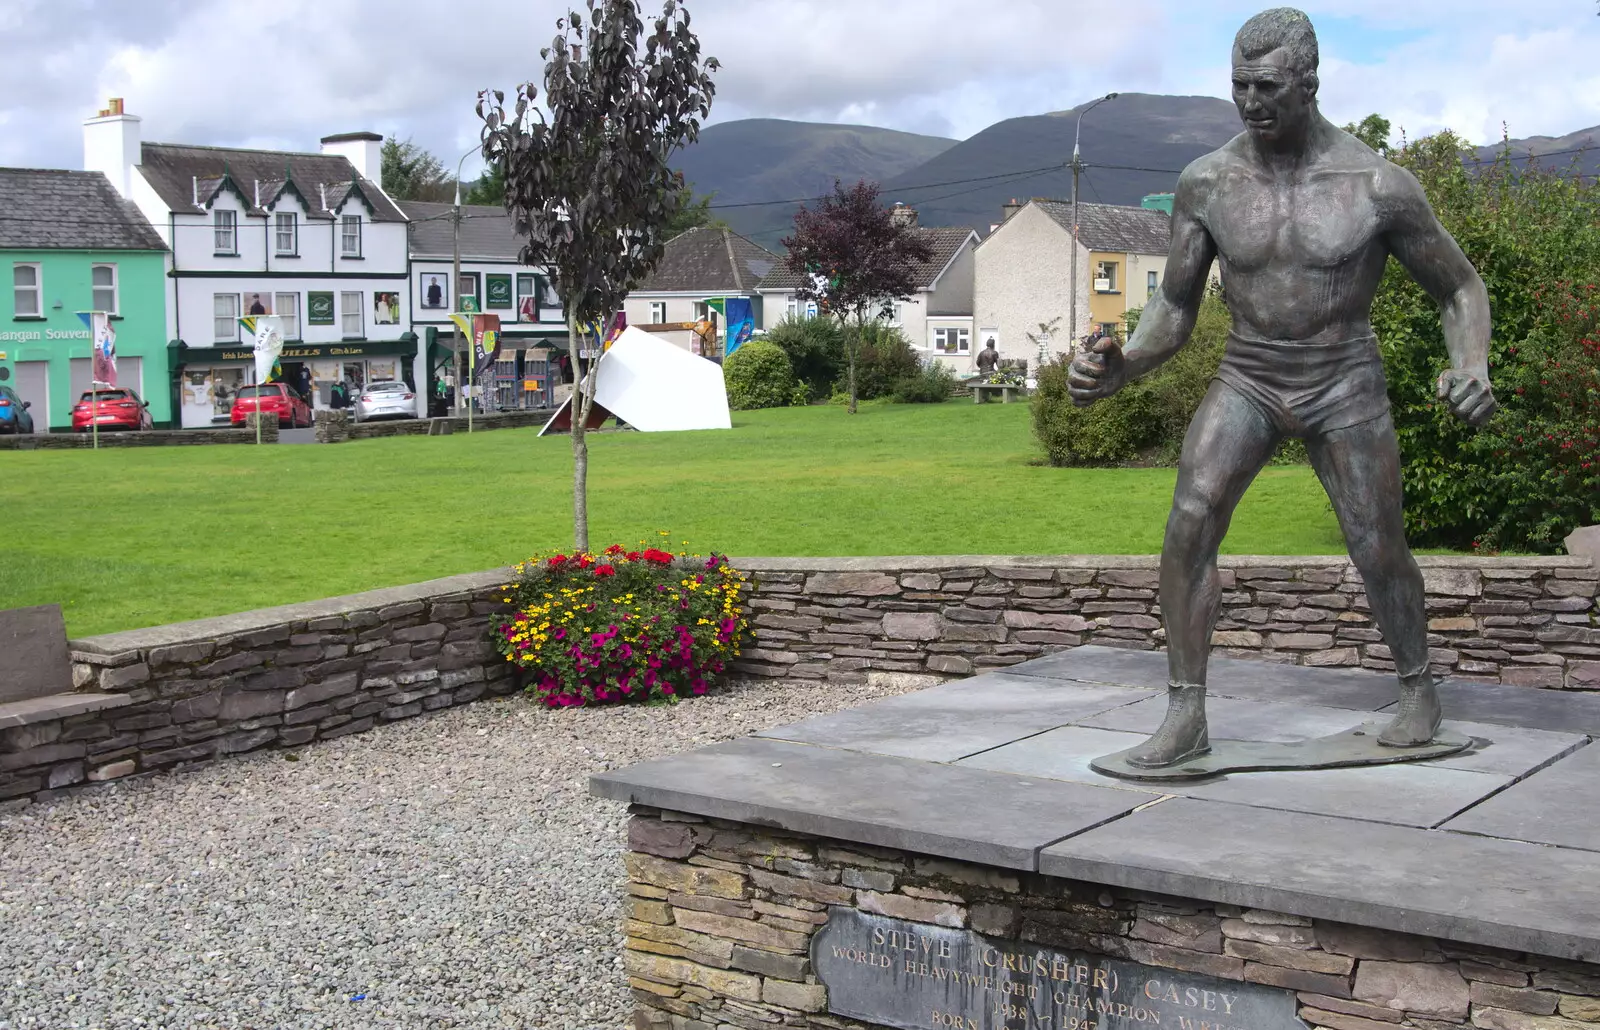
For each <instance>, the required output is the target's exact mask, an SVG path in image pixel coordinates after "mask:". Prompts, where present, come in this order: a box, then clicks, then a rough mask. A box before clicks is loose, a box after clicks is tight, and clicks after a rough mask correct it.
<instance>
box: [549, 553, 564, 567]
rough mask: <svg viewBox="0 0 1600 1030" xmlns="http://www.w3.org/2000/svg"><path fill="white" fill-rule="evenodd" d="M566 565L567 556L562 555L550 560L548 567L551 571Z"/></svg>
mask: <svg viewBox="0 0 1600 1030" xmlns="http://www.w3.org/2000/svg"><path fill="white" fill-rule="evenodd" d="M566 563H567V556H566V555H564V554H558V555H556V556H555V557H554V558H551V559H550V567H551V568H552V569H555V568H560V567H561V566H562V565H565V564H566Z"/></svg>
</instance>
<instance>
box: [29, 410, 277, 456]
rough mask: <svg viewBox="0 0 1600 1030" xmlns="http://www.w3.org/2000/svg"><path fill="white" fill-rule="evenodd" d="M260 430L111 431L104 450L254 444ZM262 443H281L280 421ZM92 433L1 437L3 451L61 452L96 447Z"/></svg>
mask: <svg viewBox="0 0 1600 1030" xmlns="http://www.w3.org/2000/svg"><path fill="white" fill-rule="evenodd" d="M255 442H256V431H255V429H253V428H250V429H152V430H147V431H145V432H128V431H126V430H108V431H106V432H104V433H101V434H100V446H101V447H174V446H187V445H195V444H254V443H255ZM261 442H262V443H277V442H278V420H277V419H276V418H272V419H268V420H266V421H265V422H263V423H262V426H261ZM94 444H95V441H94V436H93V434H90V433H36V434H34V435H32V436H0V451H57V450H73V449H81V448H87V447H93V446H94Z"/></svg>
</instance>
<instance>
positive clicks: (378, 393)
mask: <svg viewBox="0 0 1600 1030" xmlns="http://www.w3.org/2000/svg"><path fill="white" fill-rule="evenodd" d="M354 407H355V414H356V421H357V422H365V421H367V420H368V419H373V418H416V416H417V395H416V394H415V393H413V392H412V390H411V387H409V386H407V385H406V384H405V383H397V382H393V381H389V380H380V381H379V382H376V383H368V384H367V385H366V388H365V389H363V390H362V391H361V392H360V393H359V394H357V395H356V403H355V405H354Z"/></svg>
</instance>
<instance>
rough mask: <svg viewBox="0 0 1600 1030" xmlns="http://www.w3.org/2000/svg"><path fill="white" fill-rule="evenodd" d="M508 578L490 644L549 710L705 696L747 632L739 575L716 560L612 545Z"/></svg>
mask: <svg viewBox="0 0 1600 1030" xmlns="http://www.w3.org/2000/svg"><path fill="white" fill-rule="evenodd" d="M515 572H516V579H515V581H514V582H513V583H510V584H508V585H506V587H505V588H504V590H505V594H504V597H503V601H504V603H505V604H506V605H507V610H506V614H504V615H503V616H502V617H501V618H499V619H497V620H495V621H494V623H493V625H492V629H491V638H492V640H493V641H494V644H495V647H496V648H497V649H498V650H499V651H500V653H501V654H503V655H505V657H506V660H507V661H509V662H514V663H515V664H516V665H517V666H519V667H520V668H523V669H526V670H527V671H528V672H529V673H530V675H531V677H532V678H531V681H530V682H529V684H528V688H527V689H528V690H529V691H530V692H535V693H538V694H539V695H540V696H541V697H543V698H544V702H545V704H547V705H549V706H551V707H552V708H570V707H576V706H580V705H587V704H600V703H617V702H624V701H648V700H655V699H676V698H680V697H692V696H696V695H699V694H704V693H705V692H706V690H707V688H708V687H709V686H710V685H711V683H712V681H713V679H714V678H715V677H716V676H717V675H719V674H721V673H722V672H723V670H724V669H725V667H726V662H727V661H728V660H729V659H731V658H733V657H735V656H737V655H738V654H739V648H740V645H741V644H742V642H743V640H744V636H745V633H746V620H745V616H744V614H743V613H742V612H741V611H740V607H739V595H740V591H741V590H743V588H744V578H743V577H742V576H741V575H740V574H739V573H738V572H737V571H736V570H735V569H734V568H733V567H732V566H731V565H729V564H728V560H727V558H725V557H723V556H722V555H719V554H713V555H711V556H709V557H701V556H699V555H688V554H679V555H673V554H670V553H668V552H666V551H662V550H659V549H657V548H653V547H645V546H644V545H643V543H641V544H640V549H639V550H627V549H625V548H623V547H621V546H620V545H613V546H611V547H608V548H606V549H605V550H604V551H603V552H601V553H599V554H587V553H584V554H561V553H549V554H542V555H536V556H534V557H532V558H529V559H528V560H527V561H525V562H523V563H522V564H520V565H517V566H516V567H515Z"/></svg>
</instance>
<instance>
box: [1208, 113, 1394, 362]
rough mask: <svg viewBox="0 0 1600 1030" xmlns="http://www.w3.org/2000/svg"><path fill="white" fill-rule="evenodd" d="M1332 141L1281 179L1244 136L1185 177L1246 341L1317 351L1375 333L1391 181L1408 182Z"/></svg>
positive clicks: (1366, 154)
mask: <svg viewBox="0 0 1600 1030" xmlns="http://www.w3.org/2000/svg"><path fill="white" fill-rule="evenodd" d="M1331 135H1332V138H1331V139H1329V140H1328V141H1327V145H1326V146H1325V149H1323V150H1322V152H1320V153H1314V154H1311V155H1307V156H1308V158H1309V159H1308V160H1307V161H1306V162H1305V164H1304V165H1303V166H1301V167H1298V168H1294V169H1292V170H1288V171H1285V172H1282V173H1276V172H1274V171H1273V170H1272V169H1270V168H1268V167H1265V166H1264V164H1263V162H1262V161H1261V159H1260V158H1259V157H1258V156H1257V155H1256V154H1255V152H1254V148H1253V147H1252V145H1251V141H1250V137H1249V134H1248V133H1241V134H1240V135H1239V136H1238V137H1236V138H1235V139H1233V140H1232V141H1231V142H1229V143H1228V144H1227V145H1226V146H1224V147H1222V148H1221V149H1220V150H1217V151H1214V152H1213V153H1211V154H1208V155H1207V156H1205V157H1203V158H1201V159H1200V160H1199V161H1196V162H1195V163H1194V164H1193V165H1191V166H1190V169H1189V171H1188V172H1187V173H1186V177H1192V178H1193V179H1194V181H1195V185H1196V187H1197V189H1196V195H1197V197H1196V199H1197V200H1198V201H1199V203H1198V204H1197V205H1196V210H1195V212H1194V213H1195V217H1196V219H1197V220H1198V221H1199V222H1200V224H1201V225H1202V226H1203V227H1204V228H1205V231H1206V232H1207V233H1208V234H1209V235H1210V237H1211V239H1212V241H1213V243H1214V245H1215V247H1216V253H1217V258H1218V261H1219V264H1220V265H1221V270H1222V278H1223V282H1224V283H1226V285H1227V294H1228V308H1229V311H1230V312H1231V313H1232V315H1233V322H1234V331H1235V333H1236V334H1237V335H1239V336H1241V337H1243V338H1246V339H1259V340H1284V341H1288V340H1293V341H1302V342H1307V343H1318V342H1337V341H1343V340H1349V339H1353V338H1359V337H1365V336H1369V335H1370V334H1371V332H1372V330H1371V326H1370V324H1369V321H1368V318H1369V312H1370V311H1371V308H1372V299H1373V296H1374V295H1375V294H1376V292H1377V289H1378V281H1379V280H1380V279H1381V278H1382V277H1383V268H1384V263H1385V261H1386V260H1387V259H1388V257H1389V253H1390V251H1389V247H1388V245H1387V243H1386V241H1385V234H1386V233H1387V232H1388V230H1389V228H1390V221H1391V215H1392V212H1393V209H1394V208H1395V206H1396V198H1395V197H1394V195H1393V194H1394V193H1395V183H1394V180H1395V178H1396V177H1397V176H1404V175H1405V173H1403V172H1401V171H1400V170H1399V169H1398V168H1396V167H1395V166H1394V165H1392V164H1390V163H1389V162H1388V161H1386V160H1384V159H1383V158H1382V157H1380V156H1379V155H1378V154H1376V153H1374V152H1373V151H1372V150H1370V149H1369V148H1368V147H1366V146H1365V145H1364V144H1362V143H1361V142H1360V141H1359V140H1356V139H1355V138H1353V137H1351V136H1349V135H1346V134H1345V133H1343V132H1338V133H1334V134H1331Z"/></svg>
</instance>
